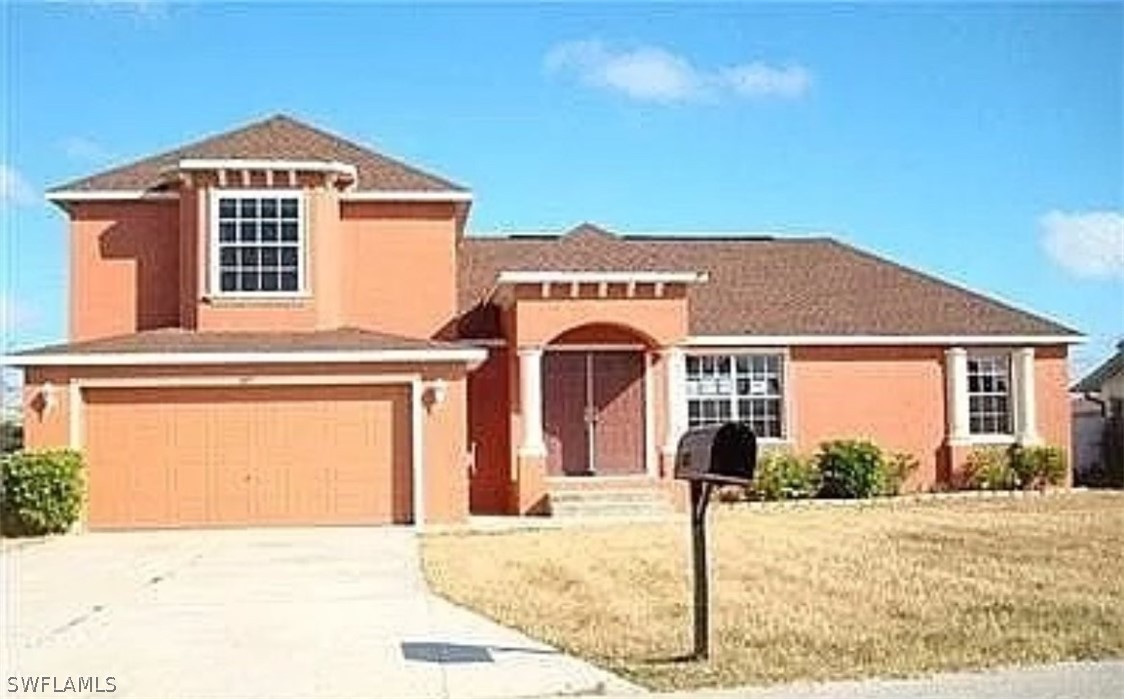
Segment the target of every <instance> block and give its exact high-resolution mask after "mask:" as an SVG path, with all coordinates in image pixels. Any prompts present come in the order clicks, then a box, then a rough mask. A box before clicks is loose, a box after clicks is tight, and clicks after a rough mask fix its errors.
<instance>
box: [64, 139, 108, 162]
mask: <svg viewBox="0 0 1124 699" xmlns="http://www.w3.org/2000/svg"><path fill="white" fill-rule="evenodd" d="M59 148H60V149H62V152H63V153H64V154H65V155H66V157H68V158H72V159H74V160H87V161H101V160H108V159H109V158H110V157H112V153H110V152H109V150H107V149H106V148H105V147H104V146H103V145H101V144H100V143H98V142H97V141H94V140H93V139H89V138H85V137H84V136H70V137H68V138H64V139H62V140H61V141H59Z"/></svg>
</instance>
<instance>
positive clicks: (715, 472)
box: [675, 422, 757, 485]
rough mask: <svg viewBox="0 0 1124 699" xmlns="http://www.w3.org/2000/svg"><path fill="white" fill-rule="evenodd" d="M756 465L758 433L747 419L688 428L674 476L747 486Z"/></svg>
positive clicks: (680, 445)
mask: <svg viewBox="0 0 1124 699" xmlns="http://www.w3.org/2000/svg"><path fill="white" fill-rule="evenodd" d="M756 467H757V435H755V434H753V429H752V428H751V427H750V426H749V425H747V424H745V423H744V422H727V423H725V424H722V425H709V426H706V427H697V428H695V429H693V430H688V431H687V433H686V434H684V435H683V437H682V438H680V440H679V450H678V451H677V452H676V455H675V477H676V478H680V479H683V480H689V481H707V482H712V483H730V484H735V485H745V484H748V483H749V482H750V481H751V480H753V471H754V469H755V468H756Z"/></svg>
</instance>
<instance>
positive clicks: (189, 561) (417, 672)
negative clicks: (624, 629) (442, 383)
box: [0, 528, 639, 699]
mask: <svg viewBox="0 0 1124 699" xmlns="http://www.w3.org/2000/svg"><path fill="white" fill-rule="evenodd" d="M2 559H3V561H2V562H3V565H2V570H0V574H2V575H3V580H2V592H3V599H4V601H3V605H4V607H3V617H2V618H0V626H2V627H3V636H2V641H3V646H4V649H3V656H2V658H0V662H2V663H3V668H2V670H0V681H2V682H4V690H5V692H6V694H5V696H9V694H7V692H9V691H11V690H12V688H13V686H12V683H11V682H10V681H9V678H11V677H15V678H17V685H19V684H21V683H23V682H27V681H30V680H28V679H27V678H29V677H36V678H43V677H46V678H47V682H49V683H50V684H49V686H50V687H51V688H54V687H59V688H62V687H65V686H66V682H67V679H68V678H72V681H73V682H74V684H75V685H77V684H78V682H79V678H80V677H85V678H96V679H98V681H99V684H98V685H96V687H95V688H97V687H100V688H101V689H103V690H104V689H106V688H107V686H108V683H109V682H110V680H109V679H108V678H110V677H112V678H113V680H112V684H113V685H114V686H115V687H116V691H115V692H114V693H113V695H112V696H115V697H123V698H124V697H136V698H141V697H143V698H144V699H157V698H159V697H198V698H201V699H202V698H207V697H239V698H250V697H273V698H277V699H282V698H285V697H312V696H315V697H402V698H407V699H408V698H411V697H426V698H429V697H442V698H444V697H450V698H453V699H462V698H463V699H472V698H475V697H480V698H483V697H495V698H497V699H500V698H506V697H541V696H556V695H560V694H565V695H580V694H631V693H636V692H637V691H639V690H638V689H637V688H636V687H634V686H632V685H630V684H628V683H626V682H624V681H623V680H620V679H618V678H616V677H615V676H613V675H610V674H609V673H606V672H604V671H602V670H600V669H598V668H595V667H593V666H591V665H589V664H587V663H585V662H583V661H581V660H578V659H576V658H573V657H571V656H568V655H565V654H562V653H559V652H557V651H556V650H554V649H552V648H550V647H547V646H544V645H543V644H541V643H538V642H535V641H532V640H531V639H528V638H527V637H525V636H523V635H521V634H519V633H517V632H515V631H512V630H510V629H507V628H504V627H502V626H499V625H497V624H495V623H492V622H490V621H488V620H487V619H484V618H483V617H481V616H479V615H477V614H474V613H471V612H469V611H467V610H464V609H462V608H459V607H456V606H454V605H452V604H449V603H447V602H445V601H444V600H441V599H439V598H437V597H435V596H434V595H432V594H430V593H429V591H428V589H427V587H426V586H425V584H424V581H423V580H422V577H421V574H420V571H419V566H418V553H417V543H416V540H415V537H414V536H413V534H412V533H411V532H409V531H408V530H405V529H400V528H362V529H358V528H317V529H255V530H217V531H190V532H187V531H174V532H173V531H167V532H122V533H106V534H87V535H83V536H72V537H61V538H56V539H51V540H47V541H46V542H41V543H29V544H26V545H20V546H14V547H13V546H11V545H10V543H8V544H7V545H6V546H5V548H4V551H3V554H2ZM512 592H513V593H514V594H518V592H517V591H512ZM40 681H42V680H40ZM20 689H21V691H20V692H15V693H12V694H10V696H23V695H24V693H23V691H22V690H23V687H20ZM40 691H42V690H40ZM26 695H27V696H32V695H33V694H31V693H28V694H26ZM83 695H85V696H91V697H94V696H97V697H102V696H105V694H104V693H96V692H94V691H89V692H86V693H85V694H83V693H78V694H75V693H71V692H68V693H67V694H66V696H83Z"/></svg>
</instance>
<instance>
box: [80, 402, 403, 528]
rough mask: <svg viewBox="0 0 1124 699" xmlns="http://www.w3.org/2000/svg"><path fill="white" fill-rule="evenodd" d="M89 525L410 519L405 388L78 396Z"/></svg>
mask: <svg viewBox="0 0 1124 699" xmlns="http://www.w3.org/2000/svg"><path fill="white" fill-rule="evenodd" d="M84 399H85V401H84V402H85V412H84V414H85V425H84V429H83V432H84V438H85V451H86V456H87V460H88V463H89V489H90V499H89V524H90V526H91V527H93V528H110V527H176V526H207V525H247V524H253V525H256V524H281V525H284V524H290V525H298V524H374V523H386V522H405V521H409V519H410V502H411V487H410V482H411V476H410V415H409V390H408V388H407V387H404V386H402V387H398V386H316V387H308V386H300V387H288V386H285V387H280V386H277V387H229V388H226V387H223V388H214V387H208V388H141V389H136V388H129V389H123V388H112V389H110V388H101V389H88V390H87V391H85V395H84Z"/></svg>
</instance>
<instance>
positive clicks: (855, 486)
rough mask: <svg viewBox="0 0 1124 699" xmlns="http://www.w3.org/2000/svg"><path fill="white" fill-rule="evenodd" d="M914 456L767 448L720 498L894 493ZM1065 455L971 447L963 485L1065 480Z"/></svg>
mask: <svg viewBox="0 0 1124 699" xmlns="http://www.w3.org/2000/svg"><path fill="white" fill-rule="evenodd" d="M918 466H919V461H918V459H917V457H915V456H913V455H912V454H906V453H899V452H889V453H887V452H884V451H883V450H882V449H881V448H880V447H879V446H878V445H877V444H875V443H873V442H870V441H867V440H857V439H846V440H833V441H828V442H823V443H822V444H820V448H819V450H818V451H817V452H816V453H815V454H813V455H811V456H805V455H800V454H794V453H791V452H787V451H779V450H777V451H768V452H766V453H764V454H763V455H761V457H760V458H759V459H758V462H757V470H756V472H755V473H754V477H753V483H752V484H750V485H749V486H748V487H746V488H744V489H741V488H727V489H725V490H724V491H723V494H722V496H721V497H722V498H723V499H725V500H741V499H751V500H800V499H806V498H868V497H873V496H876V495H899V494H901V492H902V488H903V487H904V485H905V483H906V481H907V480H908V479H909V477H910V475H911V474H912V473H913V472H914V471H916V470H917V468H918ZM1065 475H1066V461H1065V454H1064V452H1062V450H1061V449H1058V448H1057V447H1021V446H1014V447H1010V448H992V447H985V448H981V449H977V450H975V451H973V452H972V453H971V454H970V455H969V457H968V459H967V462H966V463H965V466H964V482H963V487H966V488H969V489H973V490H997V489H1030V488H1041V487H1044V486H1047V485H1058V484H1061V483H1064V482H1065Z"/></svg>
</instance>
